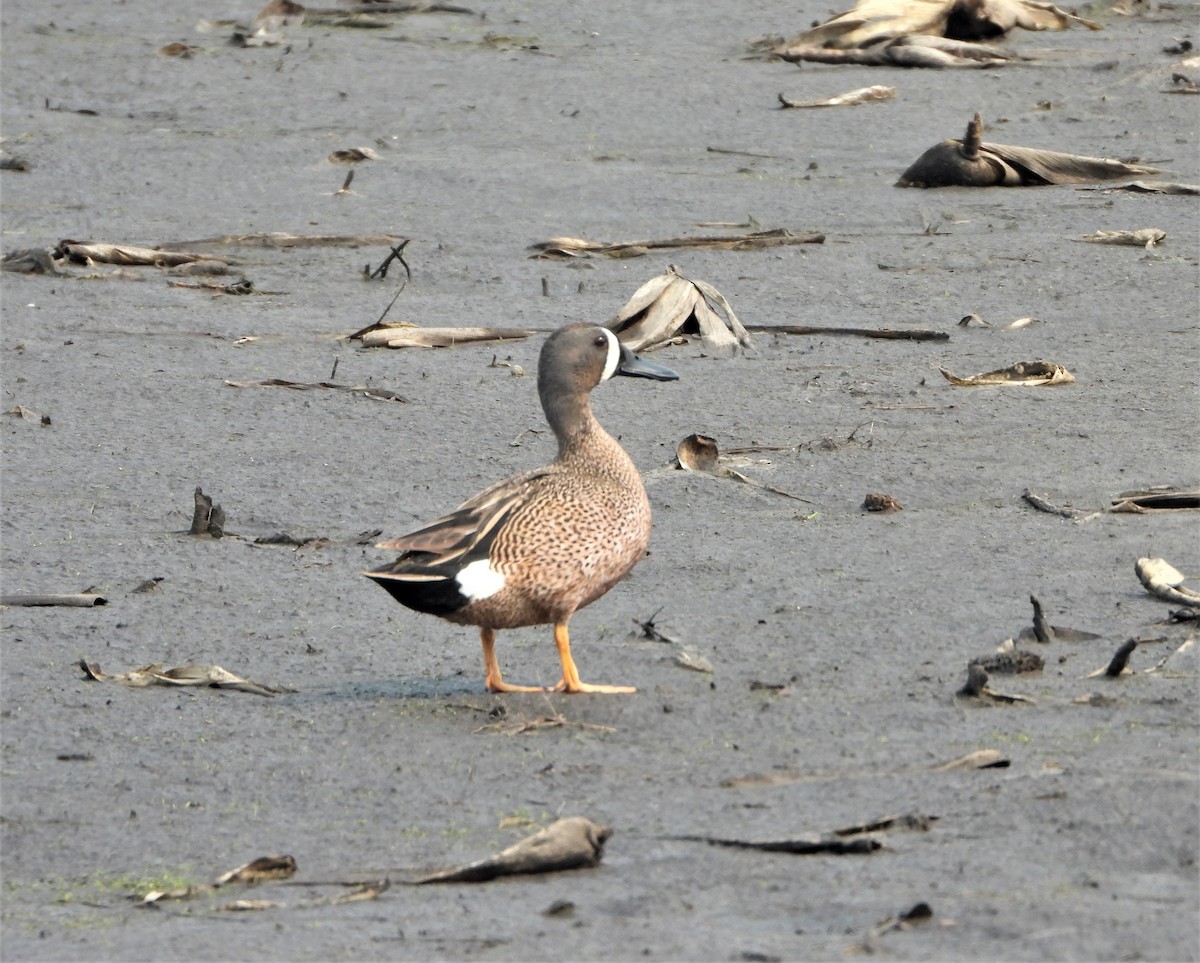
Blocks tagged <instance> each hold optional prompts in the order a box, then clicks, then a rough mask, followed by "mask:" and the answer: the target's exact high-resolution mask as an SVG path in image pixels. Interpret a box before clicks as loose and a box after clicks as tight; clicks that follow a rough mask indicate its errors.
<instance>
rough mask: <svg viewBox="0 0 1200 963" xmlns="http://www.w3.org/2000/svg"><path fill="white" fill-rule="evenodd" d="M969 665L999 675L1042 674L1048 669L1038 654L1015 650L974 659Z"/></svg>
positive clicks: (1025, 650)
mask: <svg viewBox="0 0 1200 963" xmlns="http://www.w3.org/2000/svg"><path fill="white" fill-rule="evenodd" d="M969 664H970V665H978V666H979V667H980V668H982V669H983V670H984V671H985V672H989V673H996V674H998V675H1021V674H1022V673H1024V672H1041V671H1042V669H1044V668H1045V667H1046V660H1045V659H1043V658H1042V657H1041V656H1040V655H1038V654H1037V653H1036V652H1030V651H1028V650H1027V649H1013V650H1011V651H1009V652H994V653H992V654H991V655H981V656H979V657H978V658H976V659H972V660H971V661H970V663H969ZM985 681H986V680H985Z"/></svg>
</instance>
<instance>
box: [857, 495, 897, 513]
mask: <svg viewBox="0 0 1200 963" xmlns="http://www.w3.org/2000/svg"><path fill="white" fill-rule="evenodd" d="M862 507H863V508H864V509H866V510H867V511H868V512H898V511H901V507H900V502H899V501H898V500H896V499H895V498H893V497H892V496H891V495H884V494H881V493H878V492H872V493H868V494H867V497H866V498H864V499H863V503H862Z"/></svg>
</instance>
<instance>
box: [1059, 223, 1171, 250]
mask: <svg viewBox="0 0 1200 963" xmlns="http://www.w3.org/2000/svg"><path fill="white" fill-rule="evenodd" d="M1166 238H1167V232H1166V231H1161V230H1159V229H1158V228H1157V227H1143V228H1140V229H1139V230H1136V231H1096V232H1095V233H1094V234H1085V235H1084V236H1083V237H1082V238H1081V239H1080V240H1084V241H1091V242H1092V243H1093V244H1124V245H1127V246H1129V247H1144V248H1146V250H1151V249H1153V248H1156V247H1158V246H1159V245H1160V244H1161V243H1162V242H1163V241H1165V240H1166Z"/></svg>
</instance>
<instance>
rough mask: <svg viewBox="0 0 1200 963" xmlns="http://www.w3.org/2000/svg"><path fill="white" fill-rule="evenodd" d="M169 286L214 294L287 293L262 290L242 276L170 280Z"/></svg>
mask: <svg viewBox="0 0 1200 963" xmlns="http://www.w3.org/2000/svg"><path fill="white" fill-rule="evenodd" d="M167 286H168V287H172V288H186V289H188V290H192V291H209V292H211V293H212V294H214V295H220V294H231V295H234V296H244V295H247V294H268V295H276V294H285V293H287V292H285V291H260V290H258V288H256V287H255V286H254V282H253V281H251V280H249V279H247V278H241V279H239V280H237V281H233V282H226V281H218V280H216V279H215V278H202V279H200V280H196V281H168V282H167Z"/></svg>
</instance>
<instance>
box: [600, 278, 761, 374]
mask: <svg viewBox="0 0 1200 963" xmlns="http://www.w3.org/2000/svg"><path fill="white" fill-rule="evenodd" d="M607 327H608V328H609V329H610V330H612V331H614V332H615V333H616V334H617V335H619V336H620V338H621V341H622V342H623V343H624V344H625V345H626V347H628V348H629V350H631V351H644V350H650V349H653V348H657V347H660V346H662V345H664V344H672V343H675V344H678V343H683V342H686V341H687V340H688V336H695V337H699V339H700V343H701V344H702V345H703V346H704V347H705V349H707V350H709V351H714V352H721V353H733V352H735V351H737V349H738V348H739V347H741V348H748V347H750V334H749V333H748V332H747V331H746V329H745V328H744V327H743V326H742V322H741V321H739V320H738V317H737V315H736V314H734V313H733V308H732V307H731V306H730V304H729V302H728V301H727V300H726V299H725V296H724V295H723V294H721V292H720V291H718V290H717V289H716V288H714V287H713V286H712V285H711V284H709V283H708V282H707V281H697V280H693V279H692V278H688V277H684V276H683V275H682V274H681V273H680V272H679V268H677V267H676V266H675V265H674V264H669V265H667V270H666V271H665V272H663V273H662V274H660V275H658V276H657V277H653V278H651V279H650V280H649V281H647V282H646V283H645V284H643V285H642V286H641V287H640V288H638V289H637V290H636V291H635V292H634V293H633V297H631V298H630V299H629V301H628V302H626V304H625V307H623V308H621V310H620V311H619V312H617V316H616V317H615V318H613V319H612V320H611V321H610V322H608V325H607Z"/></svg>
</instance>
